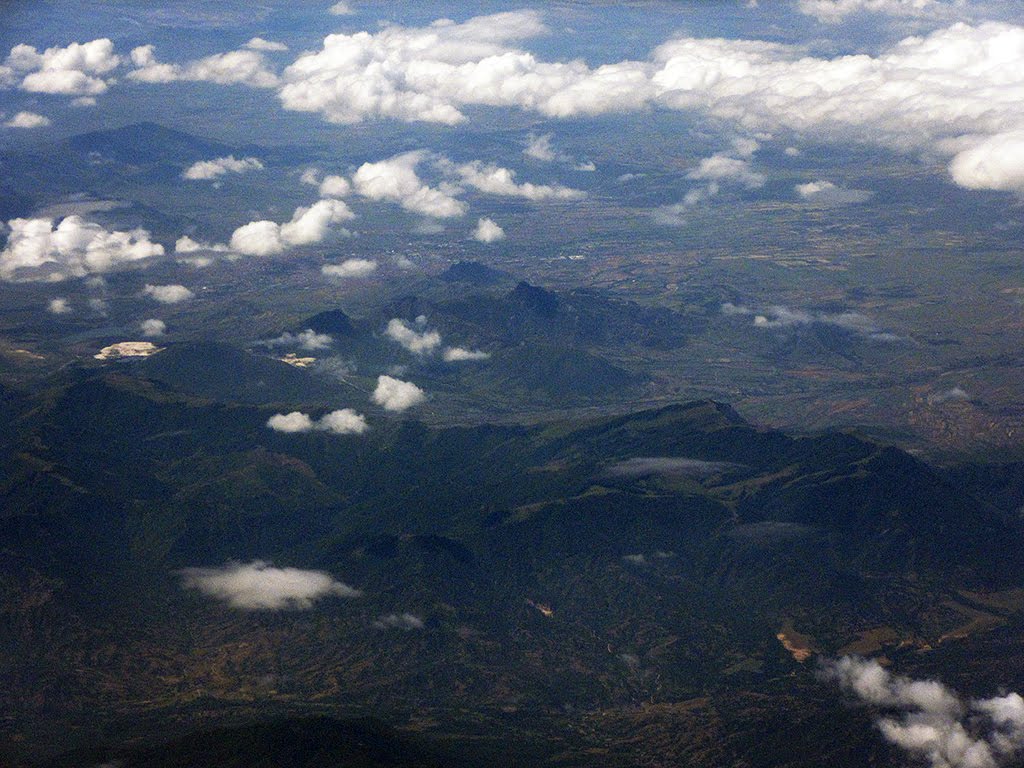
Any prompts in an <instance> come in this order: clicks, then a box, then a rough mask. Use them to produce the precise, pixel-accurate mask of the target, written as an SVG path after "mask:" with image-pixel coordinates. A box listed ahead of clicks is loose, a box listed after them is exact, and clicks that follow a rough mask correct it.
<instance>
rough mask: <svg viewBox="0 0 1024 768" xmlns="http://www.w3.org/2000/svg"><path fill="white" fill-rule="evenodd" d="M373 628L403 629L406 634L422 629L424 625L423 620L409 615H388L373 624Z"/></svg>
mask: <svg viewBox="0 0 1024 768" xmlns="http://www.w3.org/2000/svg"><path fill="white" fill-rule="evenodd" d="M373 626H375V627H376V628H377V629H404V630H405V631H407V632H408V631H411V630H414V629H423V627H424V626H425V625H424V624H423V619H421V618H420V617H419V616H414V615H413V614H411V613H389V614H387V615H386V616H381V617H380V618H379V619H377V620H376V621H375V622H373Z"/></svg>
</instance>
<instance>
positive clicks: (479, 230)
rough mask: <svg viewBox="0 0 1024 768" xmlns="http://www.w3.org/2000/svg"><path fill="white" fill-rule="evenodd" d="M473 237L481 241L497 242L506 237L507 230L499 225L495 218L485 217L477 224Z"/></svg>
mask: <svg viewBox="0 0 1024 768" xmlns="http://www.w3.org/2000/svg"><path fill="white" fill-rule="evenodd" d="M473 239H474V240H478V241H479V242H481V243H495V242H497V241H498V240H504V239H505V230H503V229H502V228H501V227H499V226H498V225H497V224H496V223H495V222H494V220H493V219H490V218H483V219H480V220H479V221H478V222H477V224H476V231H475V232H473Z"/></svg>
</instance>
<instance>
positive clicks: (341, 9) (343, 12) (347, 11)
mask: <svg viewBox="0 0 1024 768" xmlns="http://www.w3.org/2000/svg"><path fill="white" fill-rule="evenodd" d="M327 12H328V13H330V14H332V15H334V16H351V15H352V14H354V13H355V11H353V10H352V6H351V5H349V4H348V3H346V2H344V0H342V2H338V3H335V4H334V5H332V6H331V7H330V8H328V9H327Z"/></svg>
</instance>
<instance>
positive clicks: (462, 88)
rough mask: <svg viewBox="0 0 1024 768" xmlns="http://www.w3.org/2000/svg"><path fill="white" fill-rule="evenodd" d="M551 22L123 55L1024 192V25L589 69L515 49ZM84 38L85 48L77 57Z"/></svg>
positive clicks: (294, 100) (718, 51)
mask: <svg viewBox="0 0 1024 768" xmlns="http://www.w3.org/2000/svg"><path fill="white" fill-rule="evenodd" d="M802 7H803V8H804V9H805V10H807V11H813V12H815V13H817V15H819V16H820V17H822V18H825V17H826V16H836V15H837V14H838V17H842V16H844V15H846V14H847V13H849V12H853V11H856V10H875V11H885V12H900V13H903V12H905V11H909V12H911V14H916V13H917V12H918V11H921V12H927V13H928V14H930V15H933V16H935V17H936V18H938V17H941V16H942V15H943V14H942V13H933V12H937V11H940V10H942V9H948V8H951V7H954V8H955V7H957V3H956V2H943V1H942V0H803V6H802ZM904 15H906V14H904ZM545 31H546V29H545V26H544V24H543V23H542V21H541V15H540V14H539V13H538V12H536V11H530V10H524V11H514V12H507V13H497V14H492V15H488V16H478V17H475V18H472V19H469V20H467V21H465V22H462V23H453V22H451V21H448V20H440V21H437V22H434V23H433V24H430V25H428V26H426V27H420V28H410V27H401V26H397V25H385V26H384V27H382V28H381V29H379V30H377V31H375V32H356V33H353V34H333V35H328V36H327V37H326V38H325V39H324V41H323V45H322V47H321V49H320V50H316V51H311V52H307V53H304V54H302V55H300V56H298V57H297V58H296V59H295V60H294V61H293V63H292V64H291V65H290V66H288V67H287V68H286V69H285V71H284V72H283V73H282V74H281V76H280V77H279V76H278V75H276V74H275V73H274V72H272V71H270V70H269V69H267V68H266V65H265V62H264V60H263V58H262V53H261V52H260V51H254V50H248V49H242V50H237V51H230V52H227V53H222V54H216V55H214V56H209V57H206V58H205V59H200V60H197V61H193V62H187V63H184V64H167V63H162V62H160V61H158V60H157V59H156V57H155V56H154V53H153V47H152V46H141V47H139V48H136V49H134V50H133V51H132V56H131V59H132V63H133V64H134V65H135V67H136V68H135V69H134V70H133V71H132V72H130V73H129V75H128V76H129V78H132V79H135V80H139V81H147V82H168V81H172V80H205V81H210V82H218V83H244V84H248V85H251V86H254V87H276V88H277V92H278V96H279V98H280V99H281V102H282V104H283V106H284V107H285V108H286V109H289V110H297V111H307V112H316V113H319V114H321V115H323V116H324V117H325V118H326V119H327V120H329V121H332V122H340V123H353V122H359V121H362V120H366V119H376V118H382V117H385V118H394V119H399V120H419V121H427V122H434V123H442V124H449V125H450V124H455V123H459V122H462V121H464V120H465V119H466V117H465V115H464V114H463V112H462V108H463V107H466V106H493V107H515V108H520V109H524V110H529V111H533V112H538V113H540V114H543V115H546V116H549V117H574V116H581V115H594V114H602V113H608V112H615V111H635V110H639V109H644V108H649V107H651V106H656V107H664V108H669V109H677V110H685V111H691V112H698V113H700V114H702V115H704V116H707V117H711V118H713V119H715V120H716V121H719V122H721V123H723V124H726V125H731V126H733V128H734V129H735V130H737V131H739V132H741V133H745V134H748V135H757V134H761V133H764V134H773V135H778V134H785V133H790V134H794V135H800V136H802V137H807V138H812V139H818V140H822V141H827V142H830V143H865V144H874V145H881V146H885V147H888V148H892V149H895V150H898V151H904V152H916V153H920V154H924V155H927V156H930V157H934V156H939V157H943V158H947V159H950V160H955V161H956V162H955V164H954V166H953V167H952V168H951V171H953V170H955V174H954V176H953V178H954V180H956V181H957V183H964V184H965V185H974V187H976V188H986V189H989V188H991V189H1012V190H1014V191H1019V189H1020V186H1019V185H1020V173H1019V168H1020V167H1021V164H1020V163H1019V162H1018V160H1017V157H1008V159H1007V165H1008V169H1007V170H1005V171H1004V170H1001V169H999V168H998V167H996V165H995V163H988V162H986V161H985V157H986V154H987V153H988V151H989V150H991V151H993V152H995V151H997V150H999V149H1000V148H1003V149H1004V150H1005V151H1007V152H1010V151H1012V152H1013V153H1016V152H1017V148H1018V147H1019V134H1020V133H1021V132H1022V131H1024V101H1022V100H1021V99H1020V98H1019V92H1020V90H1021V88H1022V87H1024V66H1022V62H1024V26H1019V25H1014V24H1007V23H1001V22H985V23H979V24H965V23H955V24H952V25H950V26H948V27H945V28H942V29H938V30H936V31H934V32H932V33H930V34H928V35H926V36H916V37H908V38H906V39H904V40H902V41H900V42H898V43H896V44H895V45H892V46H890V47H888V48H886V49H883V50H881V51H879V52H877V53H870V54H865V53H851V54H846V55H841V56H834V57H824V56H814V55H808V53H807V49H806V48H805V47H804V46H798V45H786V44H780V43H773V42H767V41H763V40H742V39H724V38H696V37H679V38H675V39H672V40H670V41H668V42H666V43H665V44H663V45H661V46H659V47H658V48H656V49H655V50H654V51H653V52H652V54H651V55H650V56H649V57H648V58H646V59H644V60H636V61H631V60H626V61H621V62H617V63H610V64H604V65H601V66H596V67H591V66H589V65H587V64H586V63H585V62H584V61H582V60H573V61H563V62H559V61H545V60H543V59H541V58H538V57H537V56H536V55H534V54H532V53H529V52H527V51H525V50H522V49H520V48H517V47H516V43H518V42H519V41H523V40H527V39H529V38H532V37H535V36H537V35H540V34H542V33H544V32H545ZM76 46H77V47H76ZM87 47H89V48H90V51H91V52H92V53H91V54H86V53H84V50H85V49H86V48H87ZM117 62H118V58H117V57H116V56H115V55H114V54H113V48H112V44H111V43H110V41H109V40H100V41H93V42H92V43H87V44H84V45H81V46H79V45H78V44H73V45H72V46H68V48H67V49H48V50H47V51H46V52H44V54H39V53H38V52H36V51H35V49H33V48H30V47H28V46H17V47H16V48H14V49H12V52H11V55H10V56H9V57H8V58H7V60H6V62H5V64H4V66H3V71H2V74H0V79H2V80H4V81H5V82H8V83H21V84H22V87H26V88H27V87H29V85H30V78H34V77H36V76H37V75H39V76H40V77H39V78H37V80H39V82H38V83H36V84H35V87H38V88H39V89H44V88H47V89H50V90H51V91H52V92H63V93H71V94H73V95H92V94H94V93H95V92H101V91H102V90H104V89H105V88H106V87H107V85H106V83H105V82H104V80H103V79H102V78H101V77H98V76H97V75H99V74H102V73H103V72H107V71H109V70H110V69H111V68H113V66H116V64H117ZM26 72H28V73H29V74H28V75H26V74H25V73H26ZM54 73H59V76H58V75H56V74H54ZM989 142H991V143H989ZM540 153H541V154H542V155H543V154H544V152H543V150H542V149H541V150H540ZM964 153H967V154H964ZM996 156H997V155H995V154H993V155H992V157H993V158H994V157H996ZM740 160H742V158H739V157H735V156H732V157H727V158H723V159H719V160H716V161H714V162H712V163H709V165H708V167H707V168H705V169H704V170H701V169H698V172H699V173H702V174H704V175H709V174H714V173H727V174H733V175H735V174H737V173H742V172H743V169H742V167H741V165H742V164H741V163H738V162H737V161H740ZM972 168H974V169H975V170H971V169H972ZM752 173H753V174H754V175H748V177H747V178H748V181H750V182H753V180H754V179H755V178H756V172H752ZM421 186H422V185H420V184H417V185H415V187H414V190H413V191H416V190H419V189H420V187H421ZM974 187H972V188H974ZM435 192H439V193H441V198H442V200H443V204H444V206H447V211H448V212H447V213H440V214H438V212H437V210H438V209H437V208H436V206H434V205H428V206H427V207H430V208H432V209H434V211H433V212H431V213H428V214H427V215H441V216H453V215H459V213H460V208H459V206H458V205H457V203H456V202H455V201H454V200H452V199H451V196H450V195H449V196H445V195H443V191H441V190H435ZM382 196H383V194H382ZM435 197H436V195H435ZM445 198H447V199H445ZM400 199H401V200H403V201H409V199H410V196H409V195H406V194H402V195H401V196H400ZM438 202H440V201H435V203H438ZM409 204H415V203H411V202H410V203H409ZM421 204H422V201H421Z"/></svg>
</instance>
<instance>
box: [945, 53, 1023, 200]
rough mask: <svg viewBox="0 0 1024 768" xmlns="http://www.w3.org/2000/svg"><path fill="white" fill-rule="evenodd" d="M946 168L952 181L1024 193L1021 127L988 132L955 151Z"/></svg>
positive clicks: (973, 187)
mask: <svg viewBox="0 0 1024 768" xmlns="http://www.w3.org/2000/svg"><path fill="white" fill-rule="evenodd" d="M1022 50H1024V42H1022ZM949 172H950V175H951V176H952V177H953V181H955V182H956V183H957V184H959V185H960V186H961V187H967V189H996V190H1002V191H1006V192H1016V193H1018V194H1024V130H1019V131H1009V132H1007V133H1000V134H997V135H995V136H990V137H989V138H987V139H983V140H981V141H979V142H978V143H977V144H975V145H974V146H972V147H969V148H968V149H965V150H963V151H962V152H959V153H957V154H956V155H955V156H954V157H953V160H952V162H951V163H950V164H949Z"/></svg>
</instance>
